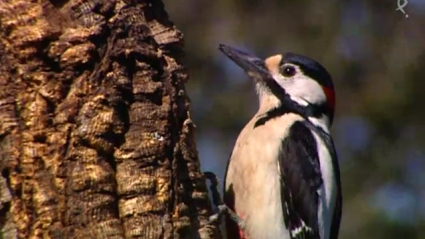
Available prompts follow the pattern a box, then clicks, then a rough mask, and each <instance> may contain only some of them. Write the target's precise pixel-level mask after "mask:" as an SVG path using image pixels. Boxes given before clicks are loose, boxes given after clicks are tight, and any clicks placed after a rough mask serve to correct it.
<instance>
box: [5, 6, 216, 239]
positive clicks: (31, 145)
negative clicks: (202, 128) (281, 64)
mask: <svg viewBox="0 0 425 239" xmlns="http://www.w3.org/2000/svg"><path fill="white" fill-rule="evenodd" d="M182 55H183V54H182V34H181V33H180V32H179V31H178V30H177V29H176V28H175V27H174V25H173V24H172V23H171V22H170V21H169V20H168V16H167V14H166V12H165V11H164V6H163V4H162V3H161V1H157V0H150V1H149V0H140V1H131V0H127V1H119V0H70V1H63V0H62V1H60V0H58V1H47V0H39V1H28V0H6V1H5V0H3V1H0V168H1V173H2V177H1V180H0V190H1V193H0V223H1V224H0V226H1V229H2V234H3V238H149V239H151V238H152V239H153V238H217V237H218V236H219V235H218V231H217V229H216V228H215V227H213V226H209V225H207V224H206V223H207V218H208V215H209V214H210V213H211V211H210V203H209V200H208V194H207V189H206V186H205V182H204V177H203V175H202V174H201V173H200V167H199V161H198V158H197V151H196V148H195V143H194V130H195V127H194V124H193V123H192V121H191V120H190V117H189V113H188V107H189V100H188V98H187V95H186V92H185V88H184V83H185V81H186V80H187V78H188V76H187V72H186V70H185V69H184V67H183V66H182V65H181V57H182Z"/></svg>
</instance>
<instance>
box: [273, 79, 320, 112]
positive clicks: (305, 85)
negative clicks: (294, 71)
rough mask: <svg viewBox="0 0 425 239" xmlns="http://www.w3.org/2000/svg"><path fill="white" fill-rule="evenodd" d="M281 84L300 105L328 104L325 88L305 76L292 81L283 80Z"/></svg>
mask: <svg viewBox="0 0 425 239" xmlns="http://www.w3.org/2000/svg"><path fill="white" fill-rule="evenodd" d="M281 78H283V77H281ZM279 83H280V85H281V86H282V87H283V88H284V89H285V90H286V92H287V93H288V94H289V95H290V96H291V99H292V100H294V101H296V102H297V103H298V104H300V105H303V106H306V105H308V104H309V103H312V104H321V103H324V102H326V95H325V92H323V88H322V87H321V86H320V85H319V83H317V82H316V81H315V80H313V79H310V78H308V77H306V76H304V75H301V76H298V77H295V78H293V79H290V80H285V79H284V78H283V79H282V80H280V81H279Z"/></svg>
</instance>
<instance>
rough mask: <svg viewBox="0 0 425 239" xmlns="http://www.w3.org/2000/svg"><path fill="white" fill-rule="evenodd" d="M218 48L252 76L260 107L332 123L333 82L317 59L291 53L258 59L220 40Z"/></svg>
mask: <svg viewBox="0 0 425 239" xmlns="http://www.w3.org/2000/svg"><path fill="white" fill-rule="evenodd" d="M219 49H220V50H221V51H222V52H223V53H224V54H225V55H226V56H228V57H229V58H230V59H232V60H233V61H234V62H235V63H236V64H238V65H239V66H240V67H242V68H243V69H244V70H245V71H246V72H247V73H248V75H249V76H251V77H252V78H253V79H254V80H255V82H256V88H257V91H258V94H259V98H260V110H261V109H262V110H261V111H264V112H266V111H268V110H272V109H274V108H277V107H283V108H286V109H288V110H289V111H292V112H294V113H297V114H300V115H302V116H304V117H305V118H309V119H310V120H312V121H316V122H317V123H320V122H323V123H324V124H325V125H326V126H327V127H329V126H330V125H331V124H332V120H333V114H334V108H335V93H334V86H333V83H332V79H331V76H330V75H329V73H328V72H327V71H326V69H325V68H324V67H323V66H322V65H320V64H319V63H318V62H316V61H314V60H312V59H310V58H308V57H305V56H302V55H298V54H294V53H286V54H285V55H281V54H278V55H274V56H271V57H268V58H267V59H265V60H261V59H259V58H257V57H255V56H252V55H249V54H248V53H245V52H242V51H240V50H237V49H234V48H231V47H229V46H226V45H223V44H221V45H220V46H219Z"/></svg>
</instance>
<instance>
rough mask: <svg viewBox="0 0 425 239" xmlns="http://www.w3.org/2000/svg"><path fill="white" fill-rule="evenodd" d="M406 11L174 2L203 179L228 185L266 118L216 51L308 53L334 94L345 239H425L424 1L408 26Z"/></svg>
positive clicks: (168, 0)
mask: <svg viewBox="0 0 425 239" xmlns="http://www.w3.org/2000/svg"><path fill="white" fill-rule="evenodd" d="M397 1H398V0H381V1H377V0H372V1H371V0H368V1H365V0H364V1H361V0H345V1H337V0H329V1H312V0H298V1H295V0H292V1H291V0H268V1H256V0H202V1H200V0H179V1H176V0H164V4H165V7H166V10H167V11H168V13H169V15H170V19H171V20H172V21H173V22H174V23H175V24H176V26H177V27H178V28H179V29H180V30H181V31H182V32H183V33H184V36H185V52H186V59H185V60H186V65H187V66H188V68H189V72H190V81H189V82H188V84H187V92H188V94H189V97H190V98H191V101H192V103H191V116H192V119H194V121H195V123H196V125H197V129H198V130H197V147H198V150H199V154H200V158H201V163H202V169H203V170H204V171H205V170H209V171H213V172H216V173H217V175H218V176H219V178H220V179H221V180H222V179H223V177H224V172H225V167H226V161H227V159H228V157H229V155H230V153H231V150H232V148H233V144H234V142H235V140H236V137H237V136H238V133H239V132H240V130H241V129H242V128H243V127H244V125H245V123H246V122H248V120H249V119H250V118H251V117H252V116H253V114H254V113H255V112H256V110H257V96H256V95H255V91H254V87H253V83H252V82H251V81H250V79H249V78H248V76H247V75H246V74H245V73H244V72H243V71H242V70H241V69H240V68H239V67H237V66H236V65H235V64H234V63H233V62H231V61H230V60H229V59H228V58H226V57H225V56H224V55H223V54H221V53H220V52H219V51H218V50H217V46H218V44H219V43H225V44H228V45H231V46H234V47H236V48H240V49H242V50H245V51H248V52H250V53H253V54H255V55H257V56H259V57H262V58H265V57H267V56H269V55H273V54H276V53H285V52H295V53H300V54H305V55H307V56H309V57H311V58H313V59H315V60H317V61H319V62H320V63H322V64H323V65H324V66H325V68H327V69H328V71H329V72H330V73H331V75H332V76H333V79H334V83H335V87H336V94H337V109H336V116H335V121H334V125H333V127H332V134H333V137H334V140H335V143H336V147H337V150H338V153H339V160H340V166H341V174H342V184H343V195H344V208H343V218H342V225H341V233H340V238H344V239H351V238H352V239H354V238H355V239H358V238H362V239H368V238H373V239H380V238H382V239H383V238H385V239H391V238H412V239H414V238H421V239H424V238H425V203H423V202H425V124H424V122H425V0H409V1H408V4H407V6H405V7H404V11H405V13H406V14H407V15H408V17H407V16H406V15H405V14H404V13H403V12H401V11H396V8H397ZM399 1H400V2H401V3H403V2H404V0H399ZM222 181H223V180H222Z"/></svg>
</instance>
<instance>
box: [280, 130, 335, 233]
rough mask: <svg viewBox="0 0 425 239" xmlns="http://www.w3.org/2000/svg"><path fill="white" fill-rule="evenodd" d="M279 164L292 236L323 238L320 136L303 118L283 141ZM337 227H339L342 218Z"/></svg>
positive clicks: (283, 196)
mask: <svg viewBox="0 0 425 239" xmlns="http://www.w3.org/2000/svg"><path fill="white" fill-rule="evenodd" d="M332 147H333V146H332ZM278 165H279V170H280V183H281V198H282V209H283V215H284V221H285V226H286V228H287V229H288V231H289V232H290V237H291V238H292V239H301V238H302V239H320V233H319V221H318V220H319V219H318V207H319V194H318V189H319V188H320V186H321V185H322V183H323V181H322V175H321V171H320V160H319V155H318V150H317V142H316V139H315V137H314V135H313V134H312V132H311V130H310V129H309V128H308V127H307V126H305V125H304V124H303V123H302V122H296V123H294V124H293V125H292V126H291V128H290V130H289V135H288V136H287V137H286V138H285V139H284V141H283V142H282V147H281V152H280V156H279V162H278ZM338 176H339V172H338ZM338 180H339V179H338ZM337 204H338V203H337ZM337 207H338V206H336V208H335V209H337ZM335 214H337V215H339V216H340V213H339V214H338V213H334V215H335ZM334 217H335V216H334ZM332 224H334V223H332ZM333 227H335V226H333ZM336 227H337V228H339V218H338V225H336ZM337 230H338V229H337ZM333 234H335V233H333ZM337 234H338V232H336V236H337ZM331 235H332V232H331Z"/></svg>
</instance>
